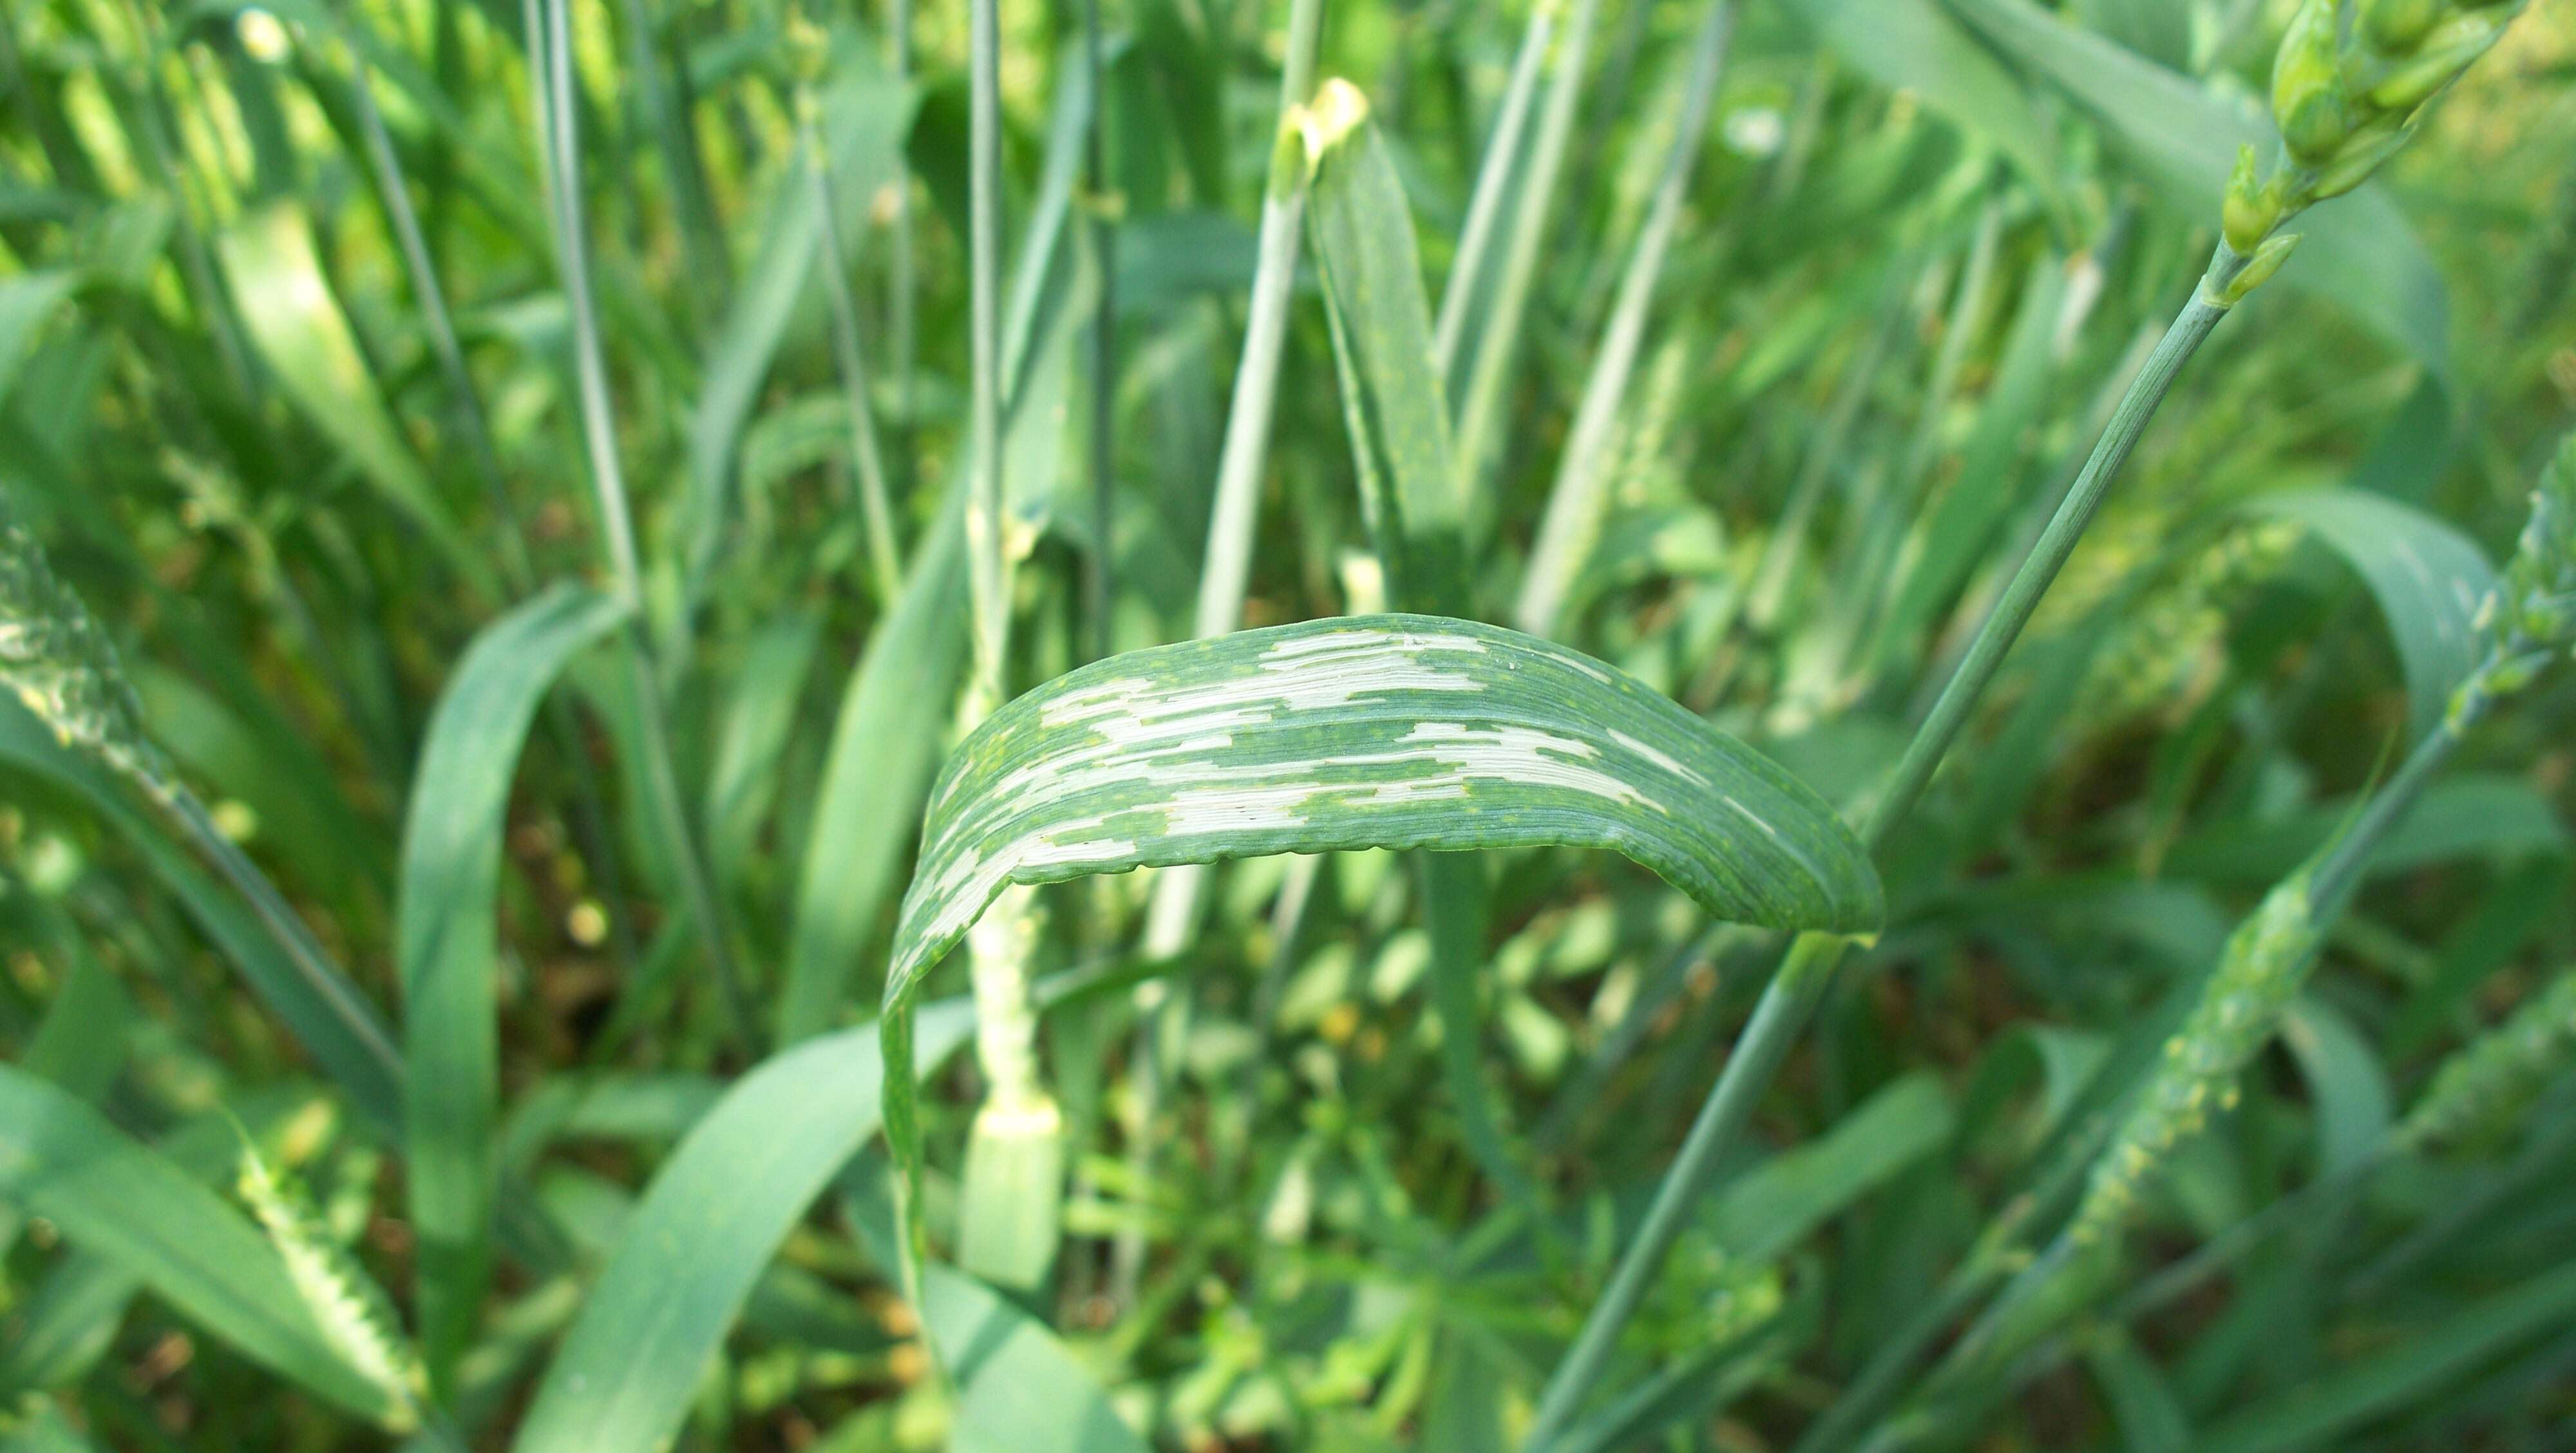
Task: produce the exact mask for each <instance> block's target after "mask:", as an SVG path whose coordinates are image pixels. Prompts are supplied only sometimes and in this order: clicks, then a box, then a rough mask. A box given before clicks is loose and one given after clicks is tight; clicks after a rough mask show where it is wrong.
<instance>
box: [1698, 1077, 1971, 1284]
mask: <svg viewBox="0 0 2576 1453" xmlns="http://www.w3.org/2000/svg"><path fill="white" fill-rule="evenodd" d="M1957 1127H1958V1116H1957V1115H1956V1113H1955V1112H1954V1111H1953V1110H1952V1109H1951V1105H1950V1096H1949V1093H1948V1092H1947V1091H1946V1090H1944V1089H1943V1088H1942V1087H1941V1081H1940V1078H1939V1077H1938V1076H1936V1075H1933V1074H1931V1073H1929V1072H1928V1071H1926V1072H1918V1073H1915V1074H1911V1075H1908V1076H1906V1077H1905V1078H1904V1079H1901V1080H1898V1081H1896V1082H1895V1083H1894V1084H1891V1085H1889V1086H1888V1087H1887V1088H1885V1089H1883V1090H1880V1091H1879V1092H1878V1093H1877V1094H1875V1095H1872V1096H1870V1097H1869V1099H1868V1100H1866V1101H1865V1102H1863V1103H1862V1104H1861V1105H1860V1106H1858V1107H1857V1108H1855V1109H1854V1110H1853V1111H1852V1112H1851V1114H1850V1115H1848V1116H1846V1117H1845V1118H1844V1119H1843V1120H1842V1122H1841V1123H1840V1124H1837V1125H1836V1126H1834V1128H1833V1130H1832V1131H1831V1132H1829V1133H1828V1134H1826V1135H1824V1136H1823V1137H1822V1138H1820V1139H1818V1140H1816V1141H1814V1142H1812V1143H1810V1144H1807V1145H1803V1146H1800V1147H1799V1148H1797V1149H1796V1150H1793V1151H1789V1152H1787V1153H1786V1154H1783V1155H1779V1156H1775V1157H1773V1158H1772V1159H1771V1160H1769V1161H1767V1162H1765V1163H1764V1164H1763V1165H1762V1166H1760V1167H1759V1168H1758V1169H1755V1170H1753V1171H1750V1172H1748V1173H1746V1174H1745V1175H1744V1176H1742V1177H1741V1178H1739V1179H1737V1180H1736V1181H1734V1182H1733V1183H1732V1184H1730V1185H1728V1186H1727V1188H1726V1190H1725V1192H1724V1193H1723V1194H1721V1195H1720V1196H1719V1197H1718V1198H1717V1204H1716V1205H1715V1206H1714V1207H1712V1208H1711V1211H1710V1217H1711V1224H1712V1226H1713V1228H1714V1229H1715V1232H1716V1235H1717V1238H1718V1244H1719V1245H1721V1246H1723V1247H1725V1249H1726V1252H1727V1254H1728V1255H1729V1256H1736V1257H1742V1258H1745V1259H1748V1260H1767V1259H1769V1258H1770V1257H1773V1256H1777V1255H1779V1254H1780V1253H1781V1252H1783V1251H1785V1250H1787V1249H1788V1248H1790V1247H1792V1246H1795V1245H1797V1244H1798V1243H1799V1242H1800V1241H1802V1240H1804V1239H1806V1237H1807V1235H1808V1234H1809V1233H1810V1232H1812V1231H1814V1230H1815V1229H1816V1227H1818V1226H1819V1225H1822V1224H1823V1223H1824V1221H1825V1220H1826V1219H1827V1218H1828V1217H1831V1216H1833V1215H1834V1214H1836V1213H1837V1212H1840V1211H1841V1210H1843V1209H1844V1208H1845V1207H1848V1206H1849V1205H1851V1204H1852V1203H1853V1202H1854V1201H1856V1200H1858V1199H1860V1198H1861V1197H1862V1196H1864V1195H1866V1194H1868V1192H1869V1191H1870V1190H1871V1189H1872V1188H1873V1187H1876V1186H1878V1185H1881V1184H1884V1183H1885V1182H1886V1181H1887V1179H1888V1178H1889V1177H1891V1176H1893V1175H1895V1174H1896V1173H1897V1172H1899V1171H1901V1170H1903V1169H1905V1168H1906V1167H1907V1166H1909V1165H1912V1164H1913V1163H1914V1162H1916V1161H1917V1160H1920V1159H1922V1158H1923V1157H1924V1156H1926V1155H1929V1154H1931V1153H1932V1152H1933V1151H1936V1150H1938V1149H1940V1148H1941V1147H1942V1145H1943V1144H1944V1143H1946V1142H1947V1141H1948V1140H1949V1139H1950V1136H1951V1133H1952V1132H1953V1131H1954V1130H1955V1129H1957Z"/></svg>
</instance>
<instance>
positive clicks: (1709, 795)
mask: <svg viewBox="0 0 2576 1453" xmlns="http://www.w3.org/2000/svg"><path fill="white" fill-rule="evenodd" d="M1532 846H1571V847H1599V848H1609V849H1613V850H1615V851H1618V852H1620V853H1624V854H1626V855H1627V856H1628V857H1630V858H1633V859H1635V860H1636V861H1638V862H1640V863H1642V864H1644V865H1646V866H1647V867H1649V868H1652V869H1653V870H1654V871H1655V872H1657V873H1659V874H1661V875H1662V876H1663V877H1664V879H1665V880H1666V881H1668V882H1670V883H1672V884H1673V885H1674V886H1675V887H1678V888H1680V889H1681V890H1682V891H1683V892H1685V893H1688V894H1689V895H1690V896H1691V897H1692V898H1693V899H1694V900H1696V901H1697V902H1698V903H1699V904H1700V906H1701V907H1702V908H1704V909H1706V910H1707V911H1708V912H1709V913H1711V914H1713V915H1715V916H1717V917H1719V918H1723V919H1728V920H1733V921H1741V922H1748V923H1759V924H1763V925H1766V926H1769V927H1776V928H1817V929H1826V930H1833V931H1838V932H1849V933H1865V932H1869V931H1871V930H1873V929H1874V928H1875V927H1876V926H1877V923H1878V919H1879V914H1880V911H1881V899H1880V891H1879V887H1878V882H1877V877H1876V875H1875V873H1874V872H1873V871H1872V870H1871V868H1870V866H1869V863H1868V859H1867V856H1866V854H1865V853H1863V851H1862V850H1861V847H1860V843H1859V840H1858V839H1857V838H1855V837H1854V836H1853V834H1852V832H1851V830H1850V829H1849V828H1848V827H1846V826H1845V825H1844V824H1843V822H1842V820H1841V819H1840V818H1838V817H1836V816H1835V815H1834V812H1833V809H1832V808H1831V807H1829V806H1827V805H1826V803H1825V802H1824V800H1823V799H1822V798H1819V797H1818V796H1816V794H1815V793H1814V792H1813V791H1811V790H1809V789H1808V788H1807V787H1806V786H1804V785H1803V784H1801V783H1800V782H1799V781H1798V780H1797V779H1796V778H1794V777H1792V776H1790V775H1789V773H1787V772H1786V771H1784V770H1783V769H1781V768H1780V767H1778V766H1776V765H1774V764H1773V763H1771V762H1770V761H1769V760H1768V759H1767V758H1764V757H1763V756H1761V755H1760V754H1758V753H1756V752H1754V751H1752V750H1751V749H1749V748H1747V747H1745V746H1743V745H1742V744H1741V743H1739V742H1736V741H1735V740H1734V739H1732V738H1730V737H1727V736H1724V735H1723V734H1721V733H1719V732H1717V731H1716V730H1714V729H1713V728H1711V727H1709V726H1708V725H1707V724H1706V723H1704V722H1702V721H1701V720H1700V719H1699V718H1697V717H1695V716H1693V715H1691V714H1690V713H1689V712H1688V711H1686V710H1684V709H1683V708H1681V707H1679V706H1677V705H1675V704H1674V703H1672V702H1671V701H1669V700H1667V699H1665V698H1664V697H1661V696H1659V695H1657V694H1655V693H1654V692H1653V691H1651V690H1649V689H1647V688H1646V687H1645V686H1643V685H1641V684H1639V683H1638V682H1636V681H1635V680H1633V679H1631V678H1629V677H1626V676H1624V675H1621V674H1619V673H1617V672H1615V671H1614V670H1612V669H1611V668H1609V667H1607V666H1604V665H1602V664H1600V663H1598V662H1595V661H1593V660H1591V659H1589V658H1587V657H1583V656H1580V655H1577V654H1575V653H1573V652H1570V651H1567V650H1564V649H1562V648H1560V647H1556V646H1551V645H1549V644H1547V643H1546V642H1543V641H1540V640H1537V639H1536V638H1534V637H1530V636H1525V635H1522V634H1520V633H1519V632H1517V631H1508V630H1503V629H1501V628H1499V627H1494V626H1484V625H1478V624H1475V623H1473V622H1468V621H1459V620H1451V619H1445V618H1440V617H1432V616H1362V617H1350V618H1344V619H1339V620H1327V621H1317V622H1310V623H1307V624H1303V625H1295V626H1282V627H1274V628H1272V629H1268V630H1259V631H1245V632H1242V633H1240V634H1237V635H1233V636H1227V637H1224V638H1222V639H1219V640H1214V641H1192V642H1185V643H1182V644H1179V645H1173V646H1161V647H1156V648H1154V649H1151V650H1146V651H1134V652H1129V653H1128V654H1126V655H1123V656H1115V657H1112V658H1110V659H1108V660H1106V661H1100V662H1095V663H1094V664H1092V665H1090V666H1086V667H1084V668H1082V669H1081V670H1078V671H1074V672H1072V673H1070V674H1068V675H1065V676H1063V677H1060V678H1058V679H1057V680H1056V681H1054V682H1052V683H1050V684H1049V685H1048V686H1046V687H1044V688H1042V689H1040V690H1038V691H1036V692H1032V693H1030V694H1029V695H1026V696H1023V697H1021V698H1020V699H1018V700H1017V701H1014V702H1012V703H1011V704H1010V705H1008V706H1006V707H1004V708H1002V709H1001V710H1000V711H998V712H995V713H994V714H993V716H992V717H991V718H990V719H988V720H987V721H986V722H985V723H984V725H983V726H982V727H980V728H979V729H977V731H976V732H975V734H974V735H973V736H971V737H969V738H967V740H966V741H965V742H964V743H963V744H962V745H960V746H959V748H958V749H957V751H956V753H955V754H954V755H953V756H952V757H951V758H950V760H949V764H948V766H947V768H946V769H945V771H944V772H943V773H942V775H941V779H940V782H939V785H938V786H937V787H936V788H935V789H934V790H933V793H932V796H931V806H930V817H929V822H928V824H927V825H926V827H925V829H924V832H923V836H922V852H921V861H920V864H919V866H918V868H917V870H916V873H915V877H914V879H913V886H912V889H911V891H910V892H909V893H907V894H906V895H905V898H904V906H903V912H902V915H901V918H900V920H899V922H898V923H897V925H896V929H895V953H894V959H893V962H892V964H891V966H890V969H889V973H888V976H887V980H886V996H885V1017H884V1019H883V1020H882V1021H881V1024H882V1028H883V1032H884V1036H885V1041H886V1083H887V1095H886V1124H887V1133H888V1137H889V1139H891V1140H892V1141H893V1143H894V1146H895V1149H896V1154H897V1159H898V1162H899V1163H900V1164H901V1165H903V1166H904V1167H905V1169H906V1171H907V1174H908V1175H910V1174H912V1173H914V1172H916V1171H917V1167H918V1164H919V1161H918V1155H919V1140H918V1130H917V1127H916V1126H915V1124H914V1123H913V1104H912V1093H911V1062H912V1061H911V1049H910V1046H909V1044H908V1043H907V1036H908V1034H909V1029H908V1025H907V1021H908V1020H909V1019H910V1017H911V1011H910V1005H911V1000H912V995H913V991H914V989H915V988H916V986H917V985H918V983H919V980H920V977H921V975H922V973H923V971H925V970H926V969H928V968H929V967H930V966H931V965H932V964H933V963H936V962H937V961H938V960H939V958H940V957H941V956H942V955H944V954H945V953H947V951H948V950H949V949H950V948H952V947H953V946H955V944H956V943H957V941H958V940H959V939H960V938H962V937H963V936H964V935H965V932H966V929H967V928H968V926H969V925H971V924H972V923H973V922H974V921H975V919H976V917H977V916H978V915H979V914H980V913H981V912H982V911H983V909H984V906H985V905H986V904H988V903H990V902H991V901H992V900H993V898H994V897H995V896H997V895H998V894H999V893H1000V892H1001V890H1002V889H1003V887H1004V886H1005V885H1007V884H1012V883H1025V884H1035V883H1051V882H1059V881H1062V880H1064V879H1068V878H1075V877H1083V876H1088V875H1091V874H1097V873H1115V872H1124V871H1127V870H1128V869H1131V868H1138V867H1149V866H1150V867H1167V866H1170V865H1172V864H1175V863H1204V862H1212V861H1216V860H1220V859H1225V858H1240V857H1254V856H1260V855H1263V854H1270V853H1284V852H1297V853H1317V852H1332V851H1346V850H1354V849H1360V848H1432V849H1445V850H1452V851H1455V850H1463V849H1474V848H1506V847H1532ZM910 1193H911V1192H910V1190H909V1189H908V1192H907V1194H910ZM914 1224H915V1228H916V1230H917V1227H918V1222H917V1220H916V1221H915V1223H914Z"/></svg>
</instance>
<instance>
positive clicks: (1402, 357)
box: [1300, 79, 1467, 615]
mask: <svg viewBox="0 0 2576 1453" xmlns="http://www.w3.org/2000/svg"><path fill="white" fill-rule="evenodd" d="M1300 125H1301V126H1302V128H1303V130H1304V133H1305V141H1306V155H1307V159H1308V164H1309V165H1310V166H1312V167H1313V168H1314V181H1313V190H1312V196H1311V197H1310V199H1309V203H1308V208H1307V216H1308V220H1309V224H1310V225H1311V227H1312V228H1313V231H1314V239H1315V261H1316V265H1317V270H1318V272H1319V273H1320V274H1321V276H1322V278H1323V283H1324V302H1325V317H1326V319H1327V320H1328V321H1329V322H1330V323H1331V325H1332V333H1333V360H1334V365H1335V368H1336V370H1337V372H1338V373H1339V375H1340V378H1341V384H1342V412H1343V416H1344V418H1345V419H1346V420H1347V421H1348V423H1349V426H1350V432H1351V451H1352V453H1353V454H1354V455H1356V456H1357V459H1358V464H1359V475H1360V500H1361V503H1362V505H1363V506H1364V507H1365V508H1366V510H1367V512H1368V516H1369V522H1370V532H1371V533H1372V534H1373V535H1374V536H1375V537H1376V538H1377V541H1378V553H1379V555H1380V557H1381V558H1382V559H1383V561H1384V563H1385V565H1386V574H1387V594H1388V598H1389V599H1391V600H1395V601H1398V602H1401V603H1402V604H1403V605H1404V607H1405V608H1406V609H1408V610H1419V611H1428V612H1431V613H1433V614H1438V615H1456V614H1460V613H1462V612H1463V611H1465V610H1466V608H1467V602H1466V595H1467V565H1466V561H1467V556H1466V534H1465V530H1466V521H1465V511H1464V510H1463V509H1462V508H1461V505H1460V500H1459V492H1458V477H1457V473H1456V471H1455V470H1454V468H1453V467H1452V464H1453V460H1452V456H1451V453H1450V441H1449V408H1448V403H1447V401H1446V400H1445V399H1444V398H1443V396H1442V392H1441V384H1440V374H1439V371H1438V369H1437V367H1436V365H1435V363H1434V361H1433V357H1432V342H1431V309H1430V304H1429V303H1428V302H1427V301H1425V299H1424V297H1423V292H1422V263H1421V259H1420V257H1419V256H1418V255H1417V253H1416V252H1415V250H1414V242H1413V214H1412V211H1411V210H1410V209H1409V208H1408V207H1407V205H1406V203H1405V200H1404V185H1403V183H1402V182H1401V181H1400V180H1398V179H1397V177H1396V174H1395V163H1394V161H1393V159H1392V158H1391V157H1390V156H1389V155H1388V152H1387V146H1386V140H1385V138H1384V137H1382V136H1381V135H1379V133H1378V128H1377V127H1376V125H1375V124H1374V123H1372V122H1371V121H1370V120H1369V119H1368V102H1367V101H1366V100H1365V99H1364V98H1363V97H1362V96H1361V95H1360V93H1359V91H1358V90H1357V89H1356V88H1355V87H1353V86H1352V85H1351V84H1350V83H1349V82H1347V81H1343V80H1338V79H1336V80H1330V81H1326V82H1325V83H1324V84H1323V87H1322V88H1321V89H1320V90H1319V91H1317V92H1316V95H1315V101H1314V104H1313V105H1312V106H1311V107H1309V108H1308V109H1307V111H1306V113H1305V116H1304V119H1303V120H1302V121H1301V123H1300Z"/></svg>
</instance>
